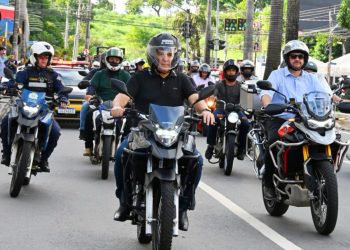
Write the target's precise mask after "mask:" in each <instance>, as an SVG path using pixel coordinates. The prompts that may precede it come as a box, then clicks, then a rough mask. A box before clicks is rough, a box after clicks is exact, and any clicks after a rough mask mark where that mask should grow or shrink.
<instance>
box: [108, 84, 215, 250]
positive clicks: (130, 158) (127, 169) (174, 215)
mask: <svg viewBox="0 0 350 250" xmlns="http://www.w3.org/2000/svg"><path fill="white" fill-rule="evenodd" d="M113 82H114V81H113V80H112V83H113ZM115 87H116V88H117V89H118V91H119V92H120V93H123V94H126V95H128V96H129V97H131V96H130V95H129V94H128V93H127V90H126V87H125V85H124V84H119V83H118V84H116V86H115ZM213 91H214V86H213V87H208V88H205V89H203V90H201V91H200V92H199V100H203V99H205V98H207V97H208V96H210V95H212V93H213ZM131 99H132V98H131ZM184 111H185V110H184V107H183V106H177V107H170V106H159V105H155V104H150V108H149V115H144V114H142V113H140V112H139V111H138V110H136V109H135V108H134V107H132V108H130V109H129V108H128V109H126V110H125V113H124V114H125V115H126V116H127V118H128V119H137V120H139V122H138V126H137V127H133V128H132V129H131V133H130V134H129V137H128V142H129V144H128V147H127V148H125V150H124V153H123V156H122V165H123V177H124V193H125V194H126V202H127V203H128V205H129V206H130V207H131V208H132V211H131V218H130V219H131V221H132V224H135V225H137V238H138V240H139V242H140V243H149V242H150V241H152V245H153V249H171V244H172V237H173V236H177V235H178V224H179V222H178V221H179V216H178V215H179V199H182V198H184V199H188V200H190V206H191V207H192V208H193V207H194V190H193V188H192V187H194V185H193V184H194V175H193V173H194V172H195V171H196V167H197V162H198V157H199V154H196V151H195V148H196V147H195V135H196V134H197V132H196V126H195V125H196V123H198V122H199V121H200V119H199V118H197V117H195V116H194V115H193V112H191V114H190V115H187V116H185V115H184ZM191 188H192V189H191ZM188 191H189V192H188Z"/></svg>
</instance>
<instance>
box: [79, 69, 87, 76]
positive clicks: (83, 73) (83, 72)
mask: <svg viewBox="0 0 350 250" xmlns="http://www.w3.org/2000/svg"><path fill="white" fill-rule="evenodd" d="M78 73H79V75H81V76H87V75H88V72H86V70H79V71H78Z"/></svg>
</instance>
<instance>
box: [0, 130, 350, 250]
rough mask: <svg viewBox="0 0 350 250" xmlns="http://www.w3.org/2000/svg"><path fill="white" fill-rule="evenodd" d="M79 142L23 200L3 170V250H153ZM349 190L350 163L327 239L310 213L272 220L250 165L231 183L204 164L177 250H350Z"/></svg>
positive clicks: (293, 211) (65, 135)
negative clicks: (122, 217) (123, 214)
mask: <svg viewBox="0 0 350 250" xmlns="http://www.w3.org/2000/svg"><path fill="white" fill-rule="evenodd" d="M344 137H346V138H348V139H350V134H348V133H347V134H344ZM77 138H78V130H76V129H63V131H62V136H61V139H60V141H59V145H58V147H57V148H56V151H55V152H54V154H53V156H52V158H51V161H50V166H51V173H50V174H46V173H42V174H39V175H38V176H36V177H33V178H32V181H31V184H30V185H29V186H27V187H24V188H23V189H22V191H21V193H20V195H19V197H18V198H15V199H14V198H10V196H9V193H8V192H9V186H10V180H11V177H10V176H9V175H8V174H7V168H6V167H3V166H1V167H0V214H1V215H2V216H1V219H0V231H1V233H0V249H8V250H12V249H13V250H17V249H23V250H26V249H28V250H29V249H31V250H32V249H151V245H140V244H139V243H138V241H137V238H136V227H135V226H133V225H131V224H130V222H124V223H120V222H115V221H113V219H112V218H113V213H114V211H115V210H116V208H117V207H118V206H117V205H118V203H117V200H116V199H115V197H114V189H115V183H114V176H113V170H112V169H111V170H110V178H109V179H108V180H101V179H100V174H101V172H100V168H99V167H97V166H93V165H91V164H90V162H89V160H88V158H86V157H85V158H84V157H83V156H82V151H83V143H82V141H79V140H78V139H77ZM197 146H198V147H199V149H200V151H201V152H204V150H205V147H206V143H205V139H204V138H201V137H199V138H198V139H197ZM349 182H350V164H349V162H346V163H344V165H343V168H342V170H341V172H340V173H339V174H338V185H339V216H338V223H337V226H336V228H335V231H334V232H333V233H332V234H331V235H330V236H321V235H319V234H317V232H316V230H315V229H314V226H313V223H312V218H311V213H310V209H309V208H295V207H290V208H289V210H288V212H287V213H286V214H285V215H284V216H282V217H280V218H274V217H271V216H269V215H268V214H267V212H266V211H265V208H264V205H263V201H262V197H261V183H260V181H259V180H258V179H257V178H256V177H255V174H254V172H253V169H252V163H251V162H249V161H248V160H247V159H245V160H244V161H237V160H235V162H234V169H233V173H232V175H231V176H224V174H223V171H222V170H221V169H219V168H218V167H217V166H215V165H211V164H208V163H207V162H205V166H204V171H203V176H202V182H201V184H200V187H199V188H198V191H197V196H196V197H197V207H196V210H195V211H190V212H189V219H190V227H189V231H188V232H182V231H180V234H179V237H177V238H174V241H173V249H181V250H183V249H196V250H197V249H210V250H211V249H213V250H216V249H220V250H226V249H259V250H261V249H281V248H282V249H283V248H284V249H318V250H321V249H350V238H349V235H350V226H349V224H350V198H349V195H348V194H349V193H348V184H349Z"/></svg>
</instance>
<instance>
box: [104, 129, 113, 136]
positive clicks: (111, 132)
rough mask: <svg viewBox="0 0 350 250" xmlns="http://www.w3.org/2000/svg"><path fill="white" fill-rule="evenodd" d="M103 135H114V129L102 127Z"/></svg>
mask: <svg viewBox="0 0 350 250" xmlns="http://www.w3.org/2000/svg"><path fill="white" fill-rule="evenodd" d="M102 134H103V135H114V130H113V129H104V130H103V131H102Z"/></svg>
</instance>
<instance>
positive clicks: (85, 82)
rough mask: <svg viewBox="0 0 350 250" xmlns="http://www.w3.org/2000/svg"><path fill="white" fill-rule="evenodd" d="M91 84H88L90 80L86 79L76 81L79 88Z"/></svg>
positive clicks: (84, 87)
mask: <svg viewBox="0 0 350 250" xmlns="http://www.w3.org/2000/svg"><path fill="white" fill-rule="evenodd" d="M90 85H91V84H90V81H88V80H82V81H80V82H79V83H78V88H79V89H86V88H87V87H89V86H90Z"/></svg>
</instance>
